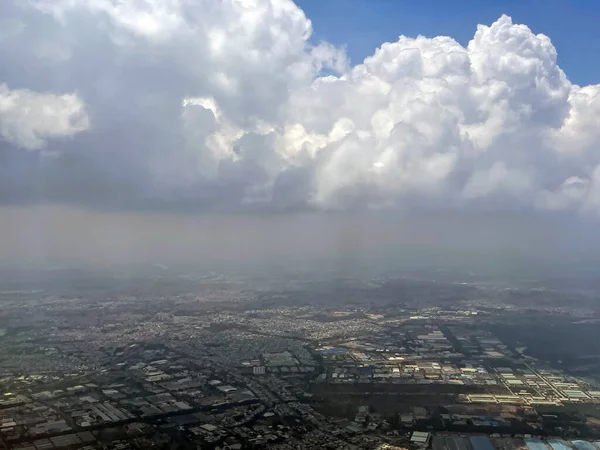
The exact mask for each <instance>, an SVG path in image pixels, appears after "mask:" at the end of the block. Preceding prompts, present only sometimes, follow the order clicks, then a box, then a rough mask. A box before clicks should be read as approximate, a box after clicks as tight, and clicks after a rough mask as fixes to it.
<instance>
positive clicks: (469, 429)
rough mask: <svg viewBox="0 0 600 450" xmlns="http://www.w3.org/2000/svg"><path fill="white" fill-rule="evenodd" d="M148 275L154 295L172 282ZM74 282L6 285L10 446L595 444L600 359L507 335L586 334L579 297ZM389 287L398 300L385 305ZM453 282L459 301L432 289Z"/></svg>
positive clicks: (5, 400)
mask: <svg viewBox="0 0 600 450" xmlns="http://www.w3.org/2000/svg"><path fill="white" fill-rule="evenodd" d="M146 282H151V283H152V284H153V285H154V286H155V289H156V290H157V291H158V290H161V289H169V287H168V286H169V283H170V280H165V279H154V280H146ZM85 283H88V284H89V286H90V288H89V290H88V292H87V293H86V289H85V288H84V287H79V288H78V289H80V295H79V296H77V297H72V296H71V295H70V294H69V293H68V292H69V291H70V290H72V289H73V288H72V287H70V286H69V287H67V288H64V287H61V288H60V289H57V287H56V286H55V285H52V286H51V287H49V288H41V289H39V290H36V291H18V290H8V291H3V292H2V293H1V296H2V302H3V309H2V311H1V313H0V320H1V322H0V323H1V325H2V329H3V336H2V337H1V339H2V354H1V360H0V364H1V365H0V371H1V372H0V375H1V377H0V382H1V384H2V386H3V391H4V394H3V397H2V400H1V401H0V421H1V427H0V433H1V437H2V442H3V443H4V446H5V447H6V448H15V449H27V450H36V449H37V450H41V449H44V450H48V449H54V448H56V449H58V448H85V449H88V448H97V447H98V446H103V447H104V448H115V449H127V448H142V447H160V446H161V445H167V443H169V444H168V445H171V446H173V445H176V446H179V447H178V448H220V449H228V448H229V449H235V448H240V449H242V448H274V449H277V448H280V449H312V448H314V449H318V448H331V449H338V448H339V449H344V448H347V449H362V448H368V449H371V448H372V449H375V448H386V447H385V446H388V447H387V448H395V447H400V448H416V447H423V446H432V448H433V449H434V450H445V449H452V450H454V449H471V448H473V450H479V449H480V448H483V449H484V450H485V448H487V447H489V446H491V447H489V448H496V449H499V450H502V449H518V448H525V447H524V446H527V447H529V449H530V450H541V449H542V447H545V446H546V445H550V446H551V447H552V449H554V450H565V449H568V448H574V449H575V450H592V449H595V447H594V445H595V444H594V443H593V442H594V439H599V440H600V380H599V379H598V377H597V372H595V371H594V369H593V367H595V366H594V364H598V358H596V360H595V361H593V360H592V358H591V355H589V354H578V353H577V352H578V350H577V348H574V349H571V350H570V354H571V357H572V360H571V361H568V363H567V364H565V362H564V361H563V362H561V361H560V358H565V356H563V355H562V354H561V352H560V349H559V348H556V349H555V350H554V352H555V354H554V355H552V352H551V354H550V357H548V356H546V353H544V352H543V351H542V350H543V348H545V345H542V346H541V348H540V349H539V350H536V349H535V346H536V343H535V342H533V341H532V342H529V341H526V340H525V337H521V336H520V335H519V333H518V332H516V331H515V330H517V329H521V328H523V329H531V328H534V327H536V326H544V327H545V326H549V327H550V329H559V327H564V326H566V325H565V324H566V323H568V324H570V326H571V327H573V328H574V329H577V330H580V329H581V330H583V329H586V327H588V328H590V329H591V330H592V332H597V331H596V330H595V328H594V326H597V321H598V320H600V315H599V313H600V311H599V310H597V309H594V308H593V303H590V302H589V301H588V300H586V298H579V299H578V301H577V303H576V304H572V306H571V307H570V309H569V311H564V308H562V307H558V309H557V308H556V307H554V306H552V305H542V306H537V307H535V306H524V305H523V302H521V306H515V302H514V301H513V302H511V301H510V298H506V296H505V297H504V301H503V302H502V303H501V302H499V301H498V300H496V301H494V302H486V301H485V300H483V299H484V298H486V297H490V296H492V295H494V292H496V291H494V290H492V291H489V290H488V289H487V288H480V287H479V288H475V289H474V290H472V291H470V293H469V294H464V286H461V285H458V286H455V285H453V284H446V283H425V282H422V281H410V280H408V281H407V280H388V281H386V282H381V281H380V282H377V283H373V282H372V280H371V281H370V282H368V283H365V285H364V287H363V288H364V291H363V292H372V294H373V295H371V298H373V297H377V295H380V297H381V298H380V299H379V300H371V301H370V302H368V303H367V302H365V303H364V304H361V303H360V302H359V301H356V300H352V301H351V302H349V303H345V304H344V303H342V302H338V304H337V305H334V304H331V303H333V302H332V301H331V299H328V298H314V299H313V300H309V301H303V302H302V301H300V302H299V301H298V291H297V289H294V290H292V291H289V292H288V291H286V290H285V289H281V287H280V286H279V285H273V286H272V287H271V288H266V287H265V288H263V289H261V290H260V291H258V290H257V291H252V290H251V289H249V288H248V287H246V288H245V289H244V291H240V290H239V288H238V287H237V286H239V284H237V283H235V282H229V281H225V280H223V279H221V281H215V280H213V279H205V278H201V279H198V280H197V281H194V282H188V284H187V285H186V286H185V288H186V289H189V291H188V292H185V293H182V292H181V289H182V288H181V286H178V287H177V288H172V289H174V292H173V295H172V296H167V295H165V296H163V295H160V296H152V295H146V294H140V293H138V292H135V291H136V290H139V289H140V288H139V286H140V285H143V283H142V282H141V281H140V280H133V281H132V283H131V284H127V283H126V284H122V285H121V286H120V287H119V288H115V287H113V284H111V283H110V282H109V281H108V280H105V281H101V280H94V279H89V280H83V281H82V282H81V283H80V284H81V286H85ZM98 283H100V284H102V283H106V285H104V286H103V287H102V289H100V292H97V290H98V289H99V287H98V286H97V284H98ZM352 283H357V281H352ZM424 284H428V285H429V287H428V292H429V297H427V298H423V297H421V296H422V295H423V294H422V286H423V285H424ZM134 285H135V288H134V290H131V289H132V286H134ZM309 285H310V283H309ZM307 289H310V288H307ZM340 289H341V290H342V291H343V290H344V289H345V287H341V288H340ZM394 289H398V292H402V293H403V296H404V297H405V298H406V300H405V301H403V302H402V303H398V304H396V306H395V307H390V306H389V305H388V304H387V303H386V301H385V296H387V295H392V296H393V295H394V294H393V293H394V292H395V291H394ZM453 289H456V291H457V292H456V294H457V295H460V293H461V292H462V293H463V294H464V295H466V297H465V298H464V300H463V301H458V302H453V303H452V304H451V305H448V306H446V307H444V306H443V303H444V301H440V302H436V295H440V294H441V293H447V292H448V291H452V290H453ZM381 291H384V292H387V293H386V294H385V295H384V294H381V293H380V292H381ZM315 292H319V289H315ZM377 292H379V293H380V294H375V293H377ZM309 293H310V291H309ZM331 295H334V296H335V295H336V293H335V292H332V293H331ZM522 295H523V292H521V291H519V294H518V295H517V297H520V296H522ZM532 295H533V294H532ZM413 296H414V300H411V298H412V297H413ZM82 297H86V298H87V300H85V299H84V298H82ZM307 297H310V296H307ZM548 297H551V294H548ZM242 298H245V299H246V300H245V301H240V300H242ZM273 299H277V304H276V305H273V304H272V300H273ZM436 303H439V305H438V306H435V304H436ZM327 304H331V306H323V305H327ZM418 304H423V305H424V306H422V307H419V306H418ZM519 322H520V323H519ZM540 324H541V325H540ZM538 339H539V340H541V341H543V340H544V339H543V338H539V337H538ZM538 345H539V344H538ZM581 347H583V346H581ZM529 348H532V351H529ZM581 351H582V352H584V353H585V352H586V351H587V349H585V348H582V349H581ZM536 352H541V353H540V355H538V354H537V353H536ZM483 439H485V440H483ZM590 445H592V447H590ZM557 446H558V447H560V448H557ZM561 446H562V447H561ZM571 446H574V447H571ZM484 447H485V448H484Z"/></svg>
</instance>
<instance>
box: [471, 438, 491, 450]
mask: <svg viewBox="0 0 600 450" xmlns="http://www.w3.org/2000/svg"><path fill="white" fill-rule="evenodd" d="M471 445H472V446H473V450H494V446H493V445H492V443H491V442H490V440H489V439H488V438H487V437H486V436H471Z"/></svg>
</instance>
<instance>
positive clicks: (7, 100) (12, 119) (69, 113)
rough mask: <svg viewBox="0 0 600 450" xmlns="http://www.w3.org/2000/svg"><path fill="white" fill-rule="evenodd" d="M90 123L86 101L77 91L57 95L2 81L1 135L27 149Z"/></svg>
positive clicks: (0, 91)
mask: <svg viewBox="0 0 600 450" xmlns="http://www.w3.org/2000/svg"><path fill="white" fill-rule="evenodd" d="M88 126H89V120H88V117H87V115H86V113H85V108H84V104H83V102H82V101H81V100H80V99H79V98H78V97H77V96H76V95H74V94H64V95H54V94H48V93H39V92H33V91H30V90H28V89H14V90H10V89H9V88H8V86H6V84H0V135H2V137H4V139H6V140H7V141H9V142H11V143H12V144H14V145H16V146H18V147H23V148H26V149H30V150H33V149H40V148H42V147H44V145H45V144H46V140H47V139H51V138H64V137H68V136H73V135H75V134H77V133H79V132H81V131H84V130H86V129H87V128H88Z"/></svg>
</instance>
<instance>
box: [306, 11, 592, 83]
mask: <svg viewBox="0 0 600 450" xmlns="http://www.w3.org/2000/svg"><path fill="white" fill-rule="evenodd" d="M296 3H297V4H298V5H299V6H300V7H301V8H302V9H303V10H304V12H305V13H306V15H307V16H308V18H310V19H311V20H312V23H313V28H314V36H313V37H314V39H315V40H316V41H319V40H326V41H329V42H332V43H334V44H337V45H346V46H347V49H348V54H349V55H350V57H351V59H352V63H353V64H356V63H359V62H361V61H362V60H363V59H364V58H365V56H368V55H371V54H372V53H373V51H374V49H375V48H376V47H378V46H379V45H380V44H381V43H382V42H385V41H395V40H396V39H397V38H398V36H399V35H401V34H404V35H406V36H417V35H418V34H422V35H424V36H428V37H433V36H439V35H447V36H451V37H453V38H455V39H456V40H458V41H459V42H460V43H461V44H463V45H466V44H467V43H468V42H469V40H470V39H471V38H472V37H473V34H474V33H475V29H476V26H477V24H478V23H484V24H491V23H492V22H494V21H495V20H496V19H497V18H498V17H499V16H500V15H501V14H508V15H509V16H511V17H512V18H513V21H514V22H515V23H523V24H526V25H527V26H529V28H531V29H532V30H533V32H534V33H544V34H546V35H548V36H550V38H551V39H552V42H553V43H554V46H555V47H556V48H557V50H558V58H559V64H560V66H561V67H562V68H563V70H564V71H565V72H566V73H567V76H568V77H569V79H570V80H571V81H572V82H574V83H577V84H580V85H586V84H597V83H600V0H505V1H497V0H459V1H451V0H419V1H414V0H412V1H405V0H296Z"/></svg>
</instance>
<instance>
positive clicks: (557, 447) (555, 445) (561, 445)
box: [548, 439, 571, 450]
mask: <svg viewBox="0 0 600 450" xmlns="http://www.w3.org/2000/svg"><path fill="white" fill-rule="evenodd" d="M548 444H550V446H551V447H552V450H571V446H570V445H569V443H568V442H565V441H563V440H562V439H549V440H548Z"/></svg>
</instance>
